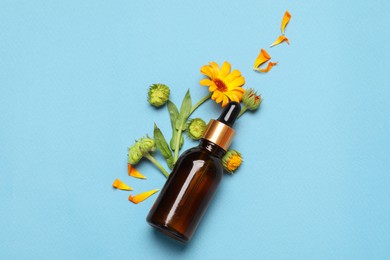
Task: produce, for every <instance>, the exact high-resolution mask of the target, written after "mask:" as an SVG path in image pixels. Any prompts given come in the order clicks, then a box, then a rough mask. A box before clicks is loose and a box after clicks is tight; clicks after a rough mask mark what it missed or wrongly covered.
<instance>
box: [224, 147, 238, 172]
mask: <svg viewBox="0 0 390 260" xmlns="http://www.w3.org/2000/svg"><path fill="white" fill-rule="evenodd" d="M241 163H242V156H241V153H239V152H238V151H236V150H229V151H228V152H227V153H226V154H225V155H224V156H223V158H222V165H223V168H224V169H225V170H226V171H227V172H228V173H231V174H232V173H234V171H236V170H237V169H238V168H239V167H240V165H241Z"/></svg>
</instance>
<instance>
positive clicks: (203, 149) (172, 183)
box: [147, 139, 225, 243]
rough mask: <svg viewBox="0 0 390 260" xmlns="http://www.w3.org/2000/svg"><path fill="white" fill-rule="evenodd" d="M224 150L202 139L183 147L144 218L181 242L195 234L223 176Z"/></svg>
mask: <svg viewBox="0 0 390 260" xmlns="http://www.w3.org/2000/svg"><path fill="white" fill-rule="evenodd" d="M224 154H225V151H224V150H223V149H222V148H220V147H219V146H217V145H215V144H214V143H212V142H209V141H207V140H204V139H202V140H201V143H200V145H199V146H198V147H194V148H191V149H189V150H187V151H185V152H184V153H183V154H182V155H181V156H180V158H179V159H178V161H177V162H176V165H175V167H174V168H173V170H172V173H171V174H170V176H169V178H168V180H167V182H166V183H165V185H164V187H163V189H162V190H161V192H160V195H159V196H158V198H157V199H156V201H155V203H154V205H153V206H152V208H151V210H150V212H149V215H148V217H147V222H148V223H149V224H150V225H152V226H153V227H155V228H157V229H159V230H160V231H162V232H163V233H164V234H165V235H168V236H170V237H173V238H175V239H176V240H179V241H181V242H183V243H185V242H187V241H189V240H190V239H191V237H192V235H193V234H194V232H195V230H196V228H197V226H198V224H199V222H200V220H201V218H202V216H203V214H204V213H205V211H206V209H207V207H208V205H209V202H210V201H211V199H212V198H213V196H214V194H215V192H216V190H217V188H218V186H219V184H220V182H221V180H222V176H223V166H222V162H221V158H222V156H223V155H224Z"/></svg>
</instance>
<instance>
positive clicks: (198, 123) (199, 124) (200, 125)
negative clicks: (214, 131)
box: [187, 118, 207, 140]
mask: <svg viewBox="0 0 390 260" xmlns="http://www.w3.org/2000/svg"><path fill="white" fill-rule="evenodd" d="M206 128H207V125H206V122H205V121H203V120H202V119H201V118H195V119H191V120H190V121H189V122H188V124H187V134H188V136H189V137H190V138H191V139H192V140H199V139H200V138H202V136H203V134H204V132H205V131H206Z"/></svg>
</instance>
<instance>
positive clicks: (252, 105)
mask: <svg viewBox="0 0 390 260" xmlns="http://www.w3.org/2000/svg"><path fill="white" fill-rule="evenodd" d="M262 101H263V100H262V99H261V95H257V92H256V91H255V90H254V89H253V88H250V89H247V90H245V92H244V95H243V96H242V103H244V105H245V107H246V108H247V109H249V110H256V109H258V108H259V106H260V104H261V102H262Z"/></svg>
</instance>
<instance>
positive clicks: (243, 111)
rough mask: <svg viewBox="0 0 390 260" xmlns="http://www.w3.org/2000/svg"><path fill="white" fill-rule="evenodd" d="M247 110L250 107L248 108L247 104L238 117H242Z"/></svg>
mask: <svg viewBox="0 0 390 260" xmlns="http://www.w3.org/2000/svg"><path fill="white" fill-rule="evenodd" d="M247 110H248V108H247V107H246V106H244V107H243V108H242V109H241V111H240V113H239V114H238V116H237V118H240V116H242V115H243V114H244V113H245V111H247Z"/></svg>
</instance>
